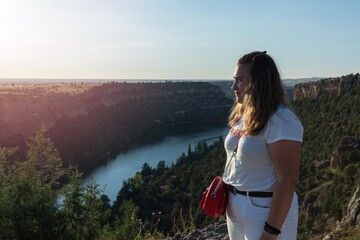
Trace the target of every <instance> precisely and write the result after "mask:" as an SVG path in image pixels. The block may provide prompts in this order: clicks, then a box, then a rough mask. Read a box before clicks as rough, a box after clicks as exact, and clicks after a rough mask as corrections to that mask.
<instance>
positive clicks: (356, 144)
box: [330, 136, 360, 168]
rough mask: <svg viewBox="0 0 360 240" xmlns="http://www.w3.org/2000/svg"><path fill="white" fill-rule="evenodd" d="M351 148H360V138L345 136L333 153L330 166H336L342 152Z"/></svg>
mask: <svg viewBox="0 0 360 240" xmlns="http://www.w3.org/2000/svg"><path fill="white" fill-rule="evenodd" d="M351 149H360V139H359V138H354V137H349V136H345V137H344V138H343V139H342V140H341V142H340V144H339V146H338V147H337V148H336V150H335V151H334V152H333V153H332V155H331V159H330V166H331V167H332V168H336V167H337V166H338V164H339V155H340V153H343V152H346V151H349V150H351ZM359 160H360V159H359Z"/></svg>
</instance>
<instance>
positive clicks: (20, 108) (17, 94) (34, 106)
mask: <svg viewBox="0 0 360 240" xmlns="http://www.w3.org/2000/svg"><path fill="white" fill-rule="evenodd" d="M64 85H66V84H59V85H55V86H52V85H49V86H46V85H44V86H42V88H41V87H40V86H34V87H33V88H25V87H16V85H15V86H13V87H12V88H10V87H11V85H10V86H3V89H5V90H3V91H0V100H1V101H0V119H1V120H0V126H1V131H2V132H1V134H0V141H1V143H2V145H3V146H9V147H15V146H20V147H21V148H20V150H19V151H18V153H21V152H22V151H24V149H25V140H26V139H27V138H28V137H29V136H32V135H33V134H34V133H35V132H36V130H37V129H39V127H41V126H42V125H44V126H45V127H46V128H47V129H48V131H47V133H46V134H47V136H48V137H50V138H51V139H52V140H53V141H54V143H55V145H56V146H57V148H58V149H59V151H60V155H61V157H62V159H63V162H64V164H65V165H69V164H77V165H79V166H83V165H89V164H91V163H98V162H99V161H100V162H101V161H103V160H105V159H106V157H108V156H109V154H111V153H112V152H118V151H121V150H125V149H127V148H128V147H130V146H131V145H132V144H134V143H139V141H143V140H144V139H146V138H147V137H151V136H154V135H159V134H161V133H162V132H163V131H166V130H167V129H169V128H174V127H176V126H181V125H184V124H193V123H206V122H222V123H223V122H225V121H226V115H227V113H228V111H229V108H230V107H231V104H232V101H231V100H230V99H228V98H226V96H225V94H224V93H223V92H222V91H221V89H220V87H218V86H214V85H211V84H209V83H206V82H162V83H126V82H124V83H119V82H112V83H103V84H97V85H94V86H92V85H93V84H90V83H82V84H72V83H71V85H70V84H67V85H70V86H66V87H67V89H70V90H72V91H70V90H67V91H63V90H62V89H64V88H65V86H64ZM89 85H90V87H89ZM58 88H59V89H58ZM23 156H24V154H23Z"/></svg>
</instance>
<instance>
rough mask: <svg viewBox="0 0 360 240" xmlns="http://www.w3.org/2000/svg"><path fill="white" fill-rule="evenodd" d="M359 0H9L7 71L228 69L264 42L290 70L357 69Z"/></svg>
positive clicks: (179, 72)
mask: <svg viewBox="0 0 360 240" xmlns="http://www.w3.org/2000/svg"><path fill="white" fill-rule="evenodd" d="M359 8H360V1H356V0H349V1H346V2H341V1H336V0H319V1H285V2H284V1H281V0H274V1H266V0H260V1H256V2H249V1H236V0H229V1H222V2H219V1H215V0H206V1H205V0H198V1H190V0H183V1H168V0H153V1H147V0H132V1H124V0H107V1H105V2H100V1H96V0H77V1H70V0H52V1H44V0H28V1H21V0H2V1H1V8H0V28H1V31H0V52H1V54H0V69H1V71H0V78H6V79H14V78H15V79H19V78H26V79H54V78H55V79H230V78H231V77H232V74H233V71H234V66H235V62H236V60H237V59H238V58H239V57H240V56H241V55H243V54H244V53H247V52H250V51H254V50H260V51H264V50H266V51H267V52H268V54H269V55H270V56H272V57H273V58H274V59H275V61H276V63H277V64H278V66H279V68H280V71H281V74H282V76H283V78H284V79H298V78H307V77H309V76H323V77H336V76H342V75H347V74H349V73H352V72H359V71H360V44H359V43H360V32H359V31H357V30H356V26H359V25H360V15H359V14H358V9H359Z"/></svg>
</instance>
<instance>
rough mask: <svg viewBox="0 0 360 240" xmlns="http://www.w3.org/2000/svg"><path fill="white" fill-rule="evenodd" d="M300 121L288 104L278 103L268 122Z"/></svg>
mask: <svg viewBox="0 0 360 240" xmlns="http://www.w3.org/2000/svg"><path fill="white" fill-rule="evenodd" d="M283 121H285V122H287V123H291V122H294V121H295V122H300V120H299V118H298V117H297V116H296V114H295V113H294V111H293V110H292V109H290V108H289V107H288V106H285V105H280V106H279V107H278V108H277V109H276V111H275V113H274V114H273V115H272V116H271V118H270V122H283Z"/></svg>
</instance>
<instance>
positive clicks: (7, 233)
mask: <svg viewBox="0 0 360 240" xmlns="http://www.w3.org/2000/svg"><path fill="white" fill-rule="evenodd" d="M27 145H28V150H27V158H26V159H24V160H23V161H20V160H18V161H13V160H11V156H12V155H13V154H14V153H15V152H16V150H17V149H9V148H4V147H0V239H19V240H21V239H24V240H25V239H26V240H31V239H66V240H69V239H70V240H71V239H135V238H136V239H152V238H154V239H155V238H157V239H158V237H161V236H162V235H161V234H160V233H159V232H157V230H156V229H155V230H154V229H150V228H148V227H146V224H144V223H143V222H142V221H141V220H140V219H138V218H137V212H138V207H136V206H135V205H134V204H133V203H132V201H131V200H129V201H124V202H123V203H122V204H121V205H120V206H119V208H118V209H117V210H116V211H118V212H121V213H122V214H121V216H122V217H121V218H119V217H116V218H115V219H114V220H113V221H112V222H110V221H109V218H110V213H111V206H110V204H109V198H107V197H106V196H104V195H101V189H99V186H98V185H97V184H96V182H95V181H91V182H90V183H89V184H88V185H86V186H82V184H81V179H80V178H81V173H79V172H78V171H77V170H76V169H75V168H73V167H69V168H67V169H64V168H62V166H61V165H62V163H61V158H60V157H59V152H58V151H57V150H56V149H55V147H54V145H53V143H52V142H51V141H50V139H48V138H46V137H45V136H44V130H41V131H39V132H38V133H37V134H36V136H35V137H33V138H30V139H29V141H28V142H27Z"/></svg>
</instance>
